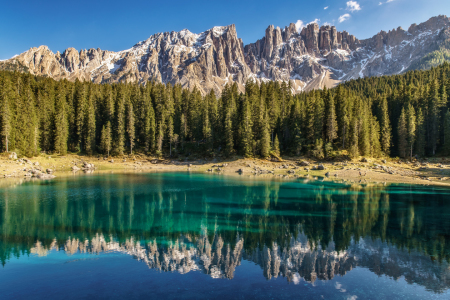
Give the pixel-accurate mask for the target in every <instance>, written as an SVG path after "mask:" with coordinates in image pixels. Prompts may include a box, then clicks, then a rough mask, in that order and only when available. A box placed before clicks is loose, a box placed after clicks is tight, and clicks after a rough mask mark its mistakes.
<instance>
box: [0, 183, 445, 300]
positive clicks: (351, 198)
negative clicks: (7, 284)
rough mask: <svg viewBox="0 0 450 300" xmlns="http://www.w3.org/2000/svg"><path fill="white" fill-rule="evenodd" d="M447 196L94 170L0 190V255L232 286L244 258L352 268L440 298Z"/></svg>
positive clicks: (310, 275)
mask: <svg viewBox="0 0 450 300" xmlns="http://www.w3.org/2000/svg"><path fill="white" fill-rule="evenodd" d="M448 195H449V191H448V190H446V189H437V188H430V187H417V186H414V187H411V186H378V185H374V186H365V187H362V186H351V185H344V184H338V183H327V182H298V181H284V182H283V181H262V180H240V179H239V180H237V179H236V178H234V177H220V178H212V177H208V176H204V175H184V174H181V175H180V174H165V175H164V174H150V175H126V176H125V175H110V176H107V175H103V176H91V177H89V178H78V179H65V180H63V179H61V180H58V181H55V182H51V183H47V184H39V183H25V184H23V185H20V186H15V187H11V188H5V189H2V191H1V194H0V229H1V241H0V258H1V261H2V263H3V265H5V264H7V263H8V260H9V259H10V258H11V257H12V256H16V257H20V256H22V255H27V254H29V253H31V254H35V255H39V256H45V255H48V254H49V253H52V252H51V251H52V250H58V251H61V250H62V251H65V252H66V253H67V254H68V255H70V254H74V253H77V252H82V253H92V254H98V253H101V252H110V251H115V252H120V253H124V254H128V255H132V256H133V257H135V258H136V259H138V260H141V261H143V262H145V263H146V264H147V265H148V266H149V268H152V269H158V270H161V271H167V272H179V273H182V274H184V273H188V272H190V271H193V270H197V271H201V272H203V273H205V274H209V275H210V276H212V277H214V278H228V279H232V278H233V276H234V272H235V269H236V268H237V267H238V266H239V265H240V264H241V262H242V260H243V259H245V260H248V261H252V262H254V263H256V264H258V265H259V266H261V269H262V273H263V274H264V276H265V277H266V278H267V279H271V278H272V277H280V276H283V277H286V279H287V280H288V281H290V282H293V283H298V282H299V281H300V280H301V279H304V280H306V281H308V282H314V281H315V280H317V279H320V280H330V279H332V278H333V277H334V276H336V275H345V274H346V272H348V271H350V270H352V269H353V268H355V267H357V266H360V267H365V268H368V269H370V270H371V271H372V272H374V273H375V274H378V275H383V274H384V275H387V276H390V277H392V278H394V279H397V278H399V277H401V276H404V277H405V279H406V281H407V282H409V283H417V284H420V285H423V286H424V287H426V288H427V289H428V290H431V291H434V292H443V291H444V290H446V289H447V288H448V286H449V284H450V282H449V280H450V279H449V278H450V276H449V275H450V271H449V270H450V269H449V264H448V259H449V253H450V252H449V245H448V243H447V242H448V240H449V238H450V235H449V230H450V226H449V225H450V224H449V223H450V220H449V218H448V217H446V216H448V215H449V212H450V204H448V203H447V202H446V198H447V199H448Z"/></svg>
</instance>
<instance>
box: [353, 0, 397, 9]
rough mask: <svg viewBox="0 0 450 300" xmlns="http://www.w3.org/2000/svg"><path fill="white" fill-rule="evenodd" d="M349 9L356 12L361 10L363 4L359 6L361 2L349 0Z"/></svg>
mask: <svg viewBox="0 0 450 300" xmlns="http://www.w3.org/2000/svg"><path fill="white" fill-rule="evenodd" d="M388 1H389V0H388ZM347 10H349V11H351V12H354V11H357V10H361V6H359V3H358V2H356V1H348V2H347Z"/></svg>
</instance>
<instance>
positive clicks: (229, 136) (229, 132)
mask: <svg viewBox="0 0 450 300" xmlns="http://www.w3.org/2000/svg"><path fill="white" fill-rule="evenodd" d="M233 152H234V138H233V123H232V121H231V110H228V112H227V114H226V116H225V155H226V156H231V155H232V154H233Z"/></svg>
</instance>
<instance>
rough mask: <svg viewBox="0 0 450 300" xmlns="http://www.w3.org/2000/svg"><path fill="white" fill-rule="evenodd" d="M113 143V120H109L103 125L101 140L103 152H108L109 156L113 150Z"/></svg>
mask: <svg viewBox="0 0 450 300" xmlns="http://www.w3.org/2000/svg"><path fill="white" fill-rule="evenodd" d="M111 144H112V133H111V122H109V121H108V122H107V123H106V125H103V128H102V135H101V141H100V145H101V148H102V150H103V153H106V155H107V156H108V157H109V152H110V151H111Z"/></svg>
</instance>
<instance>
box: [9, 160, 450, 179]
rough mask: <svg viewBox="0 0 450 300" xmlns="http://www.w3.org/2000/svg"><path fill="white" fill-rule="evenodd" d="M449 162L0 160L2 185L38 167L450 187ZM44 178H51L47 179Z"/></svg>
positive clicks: (58, 171) (58, 172)
mask: <svg viewBox="0 0 450 300" xmlns="http://www.w3.org/2000/svg"><path fill="white" fill-rule="evenodd" d="M302 162H303V163H302ZM449 162H450V161H449V160H447V159H433V160H427V161H425V162H421V163H420V162H414V163H410V162H406V161H400V160H398V159H390V160H389V161H385V160H382V159H365V158H362V159H360V160H353V161H347V162H327V161H317V160H313V159H310V158H302V157H296V158H286V159H285V160H283V161H281V162H273V161H268V160H263V159H256V158H237V159H234V160H223V161H221V162H218V160H217V159H212V160H205V159H199V160H193V161H177V160H160V159H156V158H154V157H149V156H143V155H135V156H128V157H122V158H117V157H114V158H109V159H105V158H101V157H87V156H81V155H76V154H68V155H65V156H53V155H46V154H41V155H40V156H38V157H34V158H32V159H27V160H21V159H19V160H12V159H9V158H7V157H5V156H2V157H0V179H1V180H0V181H5V179H7V178H10V179H12V180H14V179H23V178H30V170H34V169H38V170H41V172H43V173H46V170H47V169H51V170H52V172H51V174H52V175H55V176H56V177H67V176H73V175H84V174H85V173H91V172H92V173H94V174H101V173H122V174H125V173H153V172H186V171H190V172H195V173H207V174H224V175H240V176H245V177H247V176H248V177H259V178H263V177H264V178H266V179H269V178H281V179H287V178H291V179H305V180H319V179H320V180H323V181H340V182H348V183H356V184H391V183H397V184H417V185H435V186H450V163H449ZM84 163H89V164H94V165H95V169H94V170H85V171H83V170H81V168H82V167H83V164H84ZM319 166H323V169H322V170H318V167H319ZM72 168H78V169H79V170H78V171H76V172H73V171H72ZM320 168H321V167H320ZM315 169H316V170H315ZM239 171H240V172H239ZM27 174H28V175H27ZM43 179H44V180H51V179H48V178H43ZM38 180H40V179H38ZM8 181H9V180H8Z"/></svg>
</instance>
